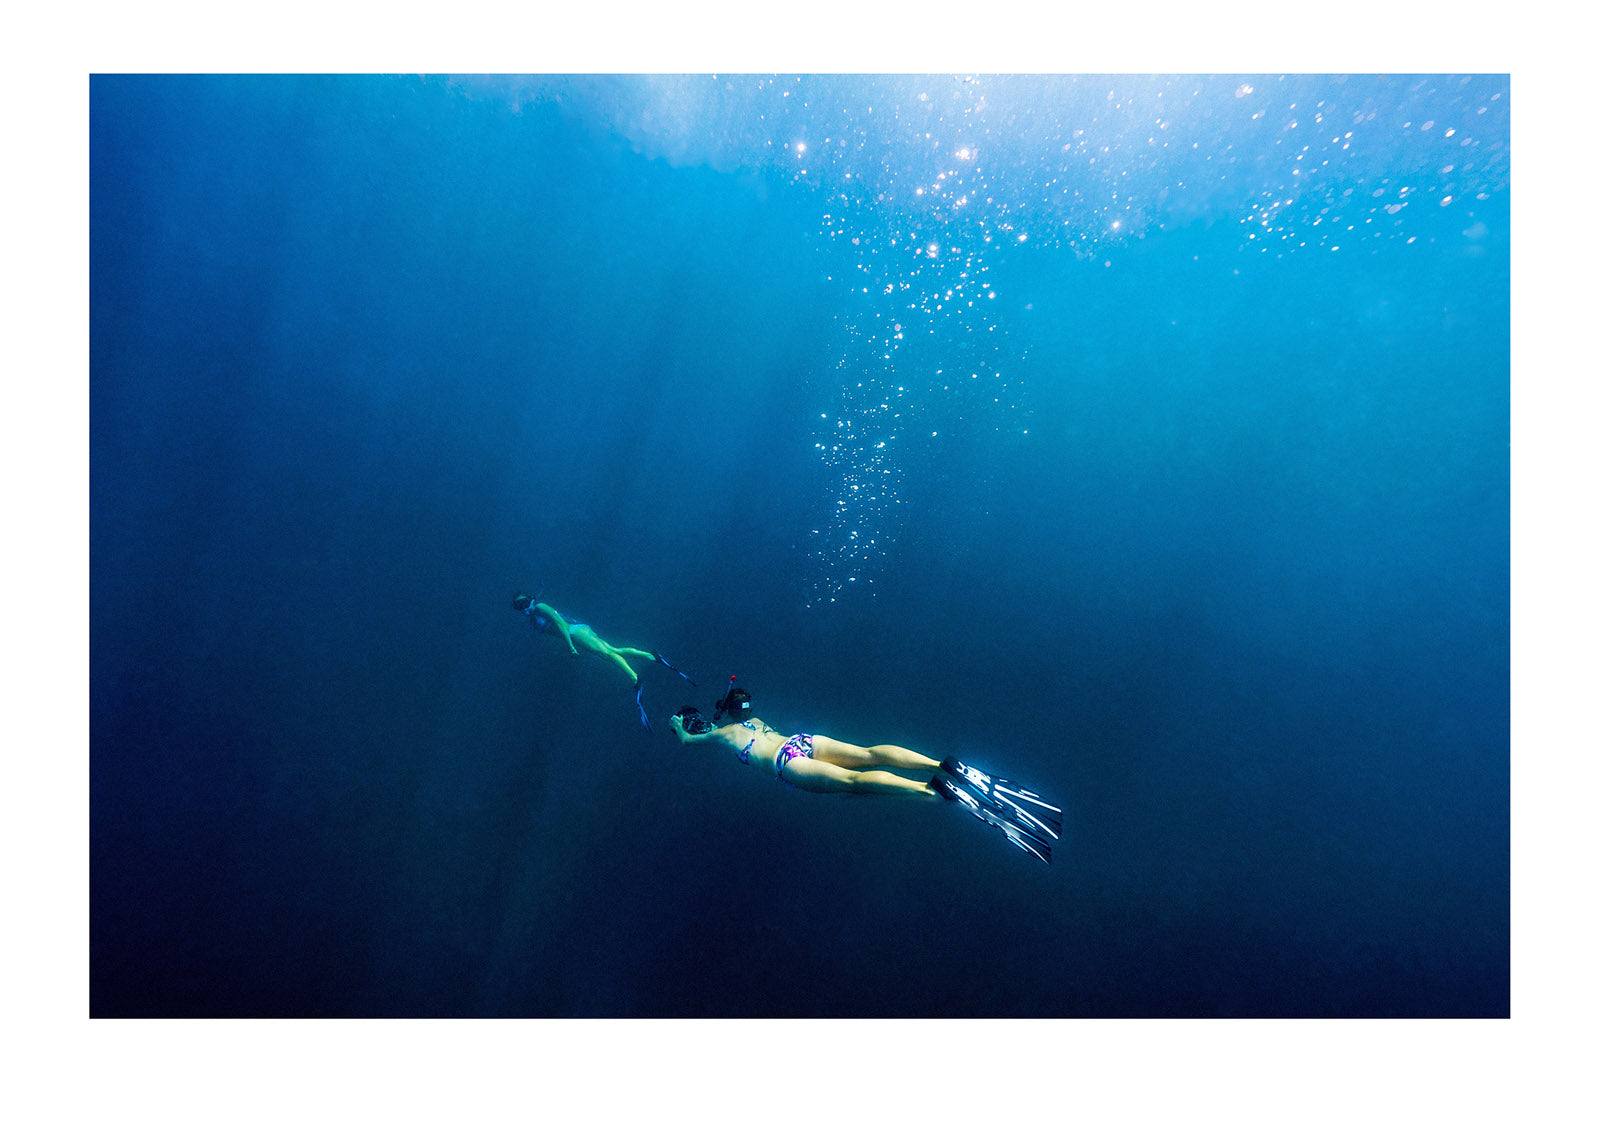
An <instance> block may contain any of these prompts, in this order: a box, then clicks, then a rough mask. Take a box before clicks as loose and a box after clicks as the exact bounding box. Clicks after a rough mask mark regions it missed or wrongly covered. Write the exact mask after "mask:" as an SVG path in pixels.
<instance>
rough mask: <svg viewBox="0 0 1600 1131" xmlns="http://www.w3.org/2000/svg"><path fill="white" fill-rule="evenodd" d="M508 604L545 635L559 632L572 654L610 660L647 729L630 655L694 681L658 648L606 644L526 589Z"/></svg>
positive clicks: (639, 683)
mask: <svg viewBox="0 0 1600 1131" xmlns="http://www.w3.org/2000/svg"><path fill="white" fill-rule="evenodd" d="M511 607H512V608H513V609H515V610H516V611H517V612H519V613H521V614H523V615H524V616H526V617H527V618H528V619H529V620H530V621H532V622H533V627H534V629H535V630H536V631H538V632H541V633H543V634H545V635H547V636H559V637H560V638H561V639H562V641H563V642H564V643H565V644H566V646H567V648H568V650H569V651H571V653H572V654H573V655H574V656H577V655H581V654H582V653H581V652H580V651H579V649H580V648H581V649H582V650H583V651H584V652H588V653H589V654H590V655H593V656H600V657H602V658H603V659H607V660H610V661H611V662H612V663H614V664H616V665H617V666H618V667H619V668H621V669H622V672H623V674H624V675H626V676H627V677H628V682H629V683H631V684H633V692H634V701H635V702H636V703H638V704H639V721H640V722H641V723H643V724H644V727H645V729H646V730H649V729H651V727H650V716H649V715H647V714H646V713H645V709H644V702H643V696H644V686H643V681H642V680H640V678H639V673H638V672H636V671H634V670H633V667H632V665H630V664H629V663H628V660H629V659H630V658H632V659H638V660H651V661H653V662H655V663H658V664H660V665H661V666H663V667H665V668H667V669H668V670H670V671H675V672H678V674H679V675H681V676H683V678H684V679H686V680H689V684H690V685H691V686H694V685H695V682H694V680H692V679H689V677H688V676H687V675H685V674H684V673H683V672H681V671H678V669H677V668H675V667H673V666H672V665H671V664H669V663H667V661H666V660H665V659H663V658H662V656H661V653H660V652H651V651H648V650H647V649H644V648H626V647H622V648H619V647H617V646H616V645H613V644H608V643H606V641H604V640H602V639H601V637H600V634H599V633H598V632H596V631H595V630H594V629H592V628H590V627H589V626H588V625H586V624H583V623H580V622H576V621H570V620H568V619H567V618H566V617H564V616H562V615H561V614H560V613H558V612H556V610H555V609H553V608H551V607H550V606H549V605H547V604H545V603H544V602H543V601H540V600H539V599H538V598H536V597H530V596H528V595H527V594H526V593H518V594H517V595H516V596H515V597H514V598H512V600H511Z"/></svg>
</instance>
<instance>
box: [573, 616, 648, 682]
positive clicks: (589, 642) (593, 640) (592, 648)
mask: <svg viewBox="0 0 1600 1131" xmlns="http://www.w3.org/2000/svg"><path fill="white" fill-rule="evenodd" d="M572 639H573V642H574V643H575V644H577V645H578V647H580V648H582V649H583V650H584V651H586V652H590V653H593V654H594V655H596V656H603V657H605V658H606V659H608V660H610V661H611V662H612V663H614V664H616V665H617V667H619V668H621V669H622V674H623V675H625V676H627V677H628V682H629V683H632V684H637V683H638V682H639V673H638V672H636V671H634V670H633V669H632V668H630V667H629V666H628V661H627V660H625V659H623V658H622V656H621V655H620V651H621V650H620V649H617V648H613V647H612V646H611V645H609V644H607V643H606V642H605V641H604V640H601V639H600V635H599V633H597V632H595V630H594V629H592V628H590V627H589V626H588V625H586V624H585V625H581V626H579V627H578V628H575V629H573V632H572Z"/></svg>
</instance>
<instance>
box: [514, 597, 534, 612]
mask: <svg viewBox="0 0 1600 1131" xmlns="http://www.w3.org/2000/svg"><path fill="white" fill-rule="evenodd" d="M531 604H533V598H532V597H530V596H528V595H527V594H526V593H518V594H517V595H516V596H515V597H513V598H511V607H512V608H513V609H515V610H517V612H519V613H521V612H526V611H527V609H528V606H529V605H531Z"/></svg>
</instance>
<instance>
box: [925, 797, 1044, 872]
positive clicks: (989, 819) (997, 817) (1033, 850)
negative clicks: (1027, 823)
mask: <svg viewBox="0 0 1600 1131" xmlns="http://www.w3.org/2000/svg"><path fill="white" fill-rule="evenodd" d="M931 784H932V785H933V789H934V792H935V793H937V794H938V795H939V796H940V797H942V798H944V799H945V800H946V801H954V802H956V804H958V805H960V806H961V807H962V808H963V809H965V810H966V811H967V812H968V813H971V814H972V815H973V816H974V817H976V818H977V819H978V820H980V821H982V822H983V823H984V824H986V825H988V826H990V827H991V828H996V829H999V830H1000V831H1001V832H1002V833H1004V834H1005V837H1006V840H1008V841H1010V842H1011V843H1012V844H1014V845H1016V846H1017V847H1018V848H1020V849H1022V851H1024V852H1026V853H1027V854H1028V855H1029V856H1032V857H1033V858H1034V859H1035V860H1043V861H1044V862H1045V863H1046V864H1048V863H1050V842H1049V841H1047V840H1045V839H1044V838H1043V837H1041V836H1039V835H1037V834H1036V833H1034V832H1032V831H1030V830H1029V829H1026V828H1023V827H1020V826H1019V825H1017V824H1015V823H1014V822H1012V821H1010V820H1007V819H1006V818H1005V817H1004V816H1002V815H1001V814H1000V813H998V812H996V811H995V810H994V809H993V808H992V807H990V806H988V805H985V804H983V803H982V802H981V801H979V800H978V799H977V798H976V797H974V796H973V795H972V793H971V792H969V790H968V789H967V788H966V787H965V785H964V784H958V783H957V782H953V781H950V780H948V779H947V778H941V777H937V776H936V777H934V779H933V781H932V783H931Z"/></svg>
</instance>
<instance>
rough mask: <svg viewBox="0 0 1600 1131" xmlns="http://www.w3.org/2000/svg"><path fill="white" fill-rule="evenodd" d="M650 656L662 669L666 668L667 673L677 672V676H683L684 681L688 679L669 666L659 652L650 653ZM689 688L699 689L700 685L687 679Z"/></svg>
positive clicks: (684, 674) (682, 673) (685, 675)
mask: <svg viewBox="0 0 1600 1131" xmlns="http://www.w3.org/2000/svg"><path fill="white" fill-rule="evenodd" d="M650 654H651V655H652V656H654V657H655V658H656V663H658V664H660V665H661V666H662V667H664V668H666V669H667V670H668V671H671V672H677V673H678V674H679V675H681V676H683V678H684V679H689V677H688V675H687V674H686V673H684V672H682V671H679V669H677V668H675V667H673V666H672V665H671V664H669V663H667V659H666V657H665V656H663V655H662V654H661V653H660V652H651V653H650ZM689 686H690V687H699V686H700V685H699V684H698V683H696V682H695V681H694V680H692V679H689Z"/></svg>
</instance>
